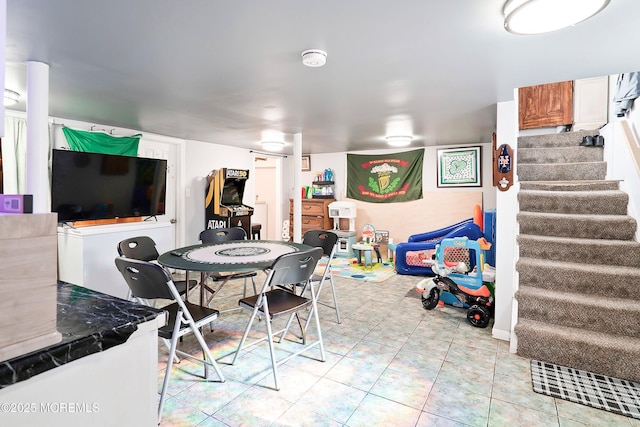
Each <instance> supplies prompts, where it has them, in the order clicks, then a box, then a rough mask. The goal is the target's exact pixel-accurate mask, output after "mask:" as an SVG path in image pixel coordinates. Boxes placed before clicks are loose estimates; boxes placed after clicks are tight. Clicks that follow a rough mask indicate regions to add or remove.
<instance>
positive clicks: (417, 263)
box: [395, 218, 484, 276]
mask: <svg viewBox="0 0 640 427" xmlns="http://www.w3.org/2000/svg"><path fill="white" fill-rule="evenodd" d="M454 237H468V238H469V240H477V239H479V238H481V237H484V234H483V233H482V230H481V229H480V227H478V226H477V225H476V224H475V223H474V222H473V218H469V219H466V220H464V221H461V222H459V223H457V224H453V225H450V226H449V227H445V228H441V229H439V230H434V231H429V232H426V233H420V234H413V235H411V236H409V241H408V242H406V243H399V244H398V246H397V247H396V257H395V259H396V272H397V273H398V274H410V275H414V276H420V275H425V276H433V275H434V274H433V271H432V270H431V267H428V266H427V265H426V263H424V262H423V260H424V259H431V255H432V254H433V252H434V251H435V248H436V245H437V244H438V243H440V242H441V241H442V239H449V238H454ZM471 267H472V268H473V266H471Z"/></svg>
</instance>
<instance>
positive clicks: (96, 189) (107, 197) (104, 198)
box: [51, 150, 167, 222]
mask: <svg viewBox="0 0 640 427" xmlns="http://www.w3.org/2000/svg"><path fill="white" fill-rule="evenodd" d="M166 181H167V161H166V160H162V159H149V158H144V157H130V156H117V155H112V154H98V153H85V152H78V151H69V150H53V161H52V165H51V211H52V212H57V213H58V221H59V222H66V221H80V220H95V219H112V218H128V217H138V216H141V217H147V216H153V215H163V214H164V212H165V196H166Z"/></svg>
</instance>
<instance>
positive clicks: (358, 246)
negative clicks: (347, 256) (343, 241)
mask: <svg viewBox="0 0 640 427" xmlns="http://www.w3.org/2000/svg"><path fill="white" fill-rule="evenodd" d="M351 249H356V250H358V251H372V250H373V246H371V245H367V244H366V243H354V244H353V245H351Z"/></svg>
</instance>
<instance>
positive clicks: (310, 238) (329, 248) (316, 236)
mask: <svg viewBox="0 0 640 427" xmlns="http://www.w3.org/2000/svg"><path fill="white" fill-rule="evenodd" d="M337 242H338V235H337V234H336V233H333V232H331V231H325V230H309V231H307V232H306V233H304V236H303V237H302V243H303V244H305V245H309V246H314V247H318V248H322V253H323V258H324V259H325V260H326V262H327V264H326V265H325V267H324V269H322V274H315V273H314V274H313V276H311V280H310V283H311V284H318V291H317V292H316V297H317V298H318V304H321V305H324V306H326V307H329V308H332V309H334V310H335V311H336V319H337V321H338V323H342V321H341V320H340V310H339V309H338V297H337V295H336V287H335V284H334V283H333V275H332V274H331V261H332V260H333V257H334V256H335V253H336V247H337V246H336V243H337ZM326 280H328V281H329V284H330V285H331V293H332V294H333V305H330V304H327V303H324V302H322V301H320V293H321V292H322V287H323V286H324V283H325V281H326ZM303 293H304V291H303Z"/></svg>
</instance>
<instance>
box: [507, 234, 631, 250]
mask: <svg viewBox="0 0 640 427" xmlns="http://www.w3.org/2000/svg"><path fill="white" fill-rule="evenodd" d="M521 238H523V239H527V240H537V241H548V242H556V243H566V242H567V240H570V241H571V242H572V243H574V244H584V245H599V246H606V245H609V246H629V247H632V248H635V247H640V243H638V242H636V241H634V240H612V239H585V238H583V237H554V236H538V235H534V234H520V235H518V239H521Z"/></svg>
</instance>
